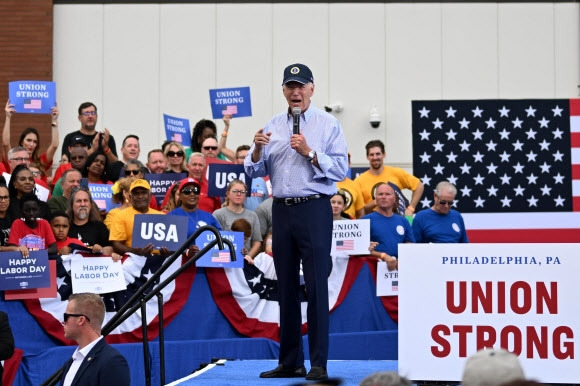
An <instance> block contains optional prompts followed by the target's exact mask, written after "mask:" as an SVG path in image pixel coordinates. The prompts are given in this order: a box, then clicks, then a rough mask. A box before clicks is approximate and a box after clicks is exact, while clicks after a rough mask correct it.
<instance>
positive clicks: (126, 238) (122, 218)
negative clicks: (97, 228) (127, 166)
mask: <svg viewBox="0 0 580 386" xmlns="http://www.w3.org/2000/svg"><path fill="white" fill-rule="evenodd" d="M129 192H130V193H129V195H130V196H131V202H132V203H133V205H132V206H130V207H128V208H125V209H122V210H120V211H119V212H118V213H117V216H116V218H115V222H114V223H113V225H112V226H111V234H110V236H109V240H111V242H112V244H113V249H114V250H115V252H117V253H118V254H120V255H124V254H125V253H128V252H129V253H134V254H136V255H139V256H146V255H150V254H151V253H152V252H153V249H154V246H153V244H151V243H149V244H147V245H146V246H145V247H142V248H133V246H132V244H133V223H134V221H135V215H136V214H163V212H159V211H158V210H155V209H151V208H150V207H149V201H150V200H151V186H150V185H149V183H148V182H147V181H145V180H143V179H137V180H135V181H133V182H132V183H131V186H130V187H129Z"/></svg>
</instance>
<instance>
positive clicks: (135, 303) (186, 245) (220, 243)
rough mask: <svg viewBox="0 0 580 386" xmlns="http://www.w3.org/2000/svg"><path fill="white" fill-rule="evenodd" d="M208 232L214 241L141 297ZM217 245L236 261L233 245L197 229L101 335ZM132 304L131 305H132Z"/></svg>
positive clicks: (55, 377) (50, 383) (209, 228)
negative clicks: (196, 240) (186, 250)
mask: <svg viewBox="0 0 580 386" xmlns="http://www.w3.org/2000/svg"><path fill="white" fill-rule="evenodd" d="M205 231H210V232H212V233H213V234H214V235H215V239H214V240H212V241H210V242H209V243H208V244H207V245H206V246H205V247H203V248H202V249H201V250H200V251H199V252H198V253H197V254H196V255H195V256H193V257H192V258H191V259H189V260H188V261H186V262H185V263H184V264H182V265H181V267H179V268H178V269H177V270H175V272H173V273H172V274H171V275H170V276H169V277H168V278H167V279H165V280H164V281H163V282H161V283H159V284H158V285H157V287H155V288H154V289H152V290H151V292H149V293H148V294H147V295H145V296H143V297H142V295H143V293H144V292H145V291H147V290H148V289H149V288H150V287H152V286H154V285H155V281H156V280H157V279H158V278H159V277H160V276H161V275H162V274H163V273H164V272H165V271H166V270H167V269H168V268H169V267H170V266H171V265H172V264H173V263H174V262H175V260H177V258H178V257H179V256H181V254H182V253H183V252H184V251H185V249H186V248H189V246H190V245H191V244H192V243H193V241H194V240H195V239H196V238H197V237H198V236H199V235H200V234H201V233H203V232H205ZM216 244H217V245H218V248H219V249H220V250H223V249H224V244H225V245H227V246H228V248H229V250H230V258H231V260H232V261H236V254H235V248H234V245H233V244H232V242H231V241H230V240H227V239H222V236H221V234H220V233H219V231H218V230H217V229H216V228H215V227H213V226H210V225H204V226H202V227H200V228H198V229H197V230H196V231H195V232H194V233H193V234H192V235H191V236H189V237H188V238H187V240H186V241H185V243H183V245H181V247H179V248H178V249H177V251H175V252H174V253H173V254H172V255H170V256H169V257H167V259H166V260H165V262H164V263H163V264H162V265H161V267H159V269H158V270H157V271H156V272H155V273H154V274H153V275H152V276H151V277H150V278H149V279H148V280H147V281H146V282H145V283H144V284H143V285H142V286H141V287H140V288H139V289H138V290H137V291H136V292H135V294H134V295H133V296H132V297H131V298H130V299H129V300H128V301H127V302H126V303H125V304H124V305H123V306H122V307H121V309H119V311H117V312H116V313H115V315H113V317H112V318H111V319H110V320H109V321H108V322H107V324H105V325H104V326H103V328H102V329H101V335H103V336H107V335H109V334H110V333H111V332H112V331H113V330H114V329H115V328H117V327H118V326H119V325H120V324H121V323H123V322H124V321H125V320H126V319H127V318H129V317H130V316H131V315H132V314H133V313H135V312H136V311H137V310H138V309H139V308H140V307H141V303H142V302H144V303H146V302H147V301H149V300H150V299H151V298H152V297H153V296H156V295H157V294H158V293H159V292H160V291H161V290H163V288H165V287H166V286H167V285H168V284H169V283H171V282H172V281H173V280H175V278H176V277H177V276H179V275H180V274H181V273H182V272H183V271H185V270H186V269H187V268H189V267H190V266H191V265H192V264H194V263H195V262H196V261H197V260H199V258H201V257H202V256H203V255H205V254H206V253H207V252H208V251H209V250H211V249H212V248H213V247H214V246H215V245H216ZM132 304H133V305H132ZM143 339H147V336H143ZM162 362H163V361H162ZM63 369H64V365H63V366H62V367H61V368H59V369H58V370H57V371H56V372H55V373H54V374H52V375H51V376H50V377H49V378H48V379H46V380H45V381H44V382H43V383H42V386H53V385H55V384H56V383H57V382H58V381H59V379H60V377H61V375H62V371H63Z"/></svg>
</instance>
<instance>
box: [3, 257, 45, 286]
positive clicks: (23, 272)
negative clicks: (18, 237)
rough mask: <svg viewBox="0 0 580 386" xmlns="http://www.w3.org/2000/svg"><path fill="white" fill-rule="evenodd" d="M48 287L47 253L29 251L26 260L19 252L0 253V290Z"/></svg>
mask: <svg viewBox="0 0 580 386" xmlns="http://www.w3.org/2000/svg"><path fill="white" fill-rule="evenodd" d="M47 287H50V269H49V268H48V252H47V251H46V250H45V249H43V250H40V251H30V255H29V257H28V258H27V259H24V258H23V257H22V253H21V252H20V251H15V252H0V290H13V289H32V288H47Z"/></svg>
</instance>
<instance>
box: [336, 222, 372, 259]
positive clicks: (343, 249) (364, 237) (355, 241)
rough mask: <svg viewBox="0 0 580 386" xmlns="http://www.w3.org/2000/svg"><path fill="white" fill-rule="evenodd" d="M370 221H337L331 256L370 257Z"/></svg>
mask: <svg viewBox="0 0 580 386" xmlns="http://www.w3.org/2000/svg"><path fill="white" fill-rule="evenodd" d="M370 243H371V229H370V220H368V219H365V220H337V221H334V222H333V224H332V249H331V252H330V253H331V254H332V255H333V256H334V255H336V254H337V253H338V254H348V255H368V254H369V253H370V252H369V245H370Z"/></svg>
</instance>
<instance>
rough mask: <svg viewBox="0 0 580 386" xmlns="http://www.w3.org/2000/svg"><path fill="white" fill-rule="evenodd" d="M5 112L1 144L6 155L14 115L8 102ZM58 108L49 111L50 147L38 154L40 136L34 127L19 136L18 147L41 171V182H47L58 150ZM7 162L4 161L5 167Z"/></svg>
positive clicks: (12, 107) (12, 108) (8, 148)
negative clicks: (24, 150) (50, 122)
mask: <svg viewBox="0 0 580 386" xmlns="http://www.w3.org/2000/svg"><path fill="white" fill-rule="evenodd" d="M4 111H5V112H6V120H5V121H4V131H3V132H2V144H3V148H4V154H8V150H10V149H11V145H10V123H11V118H12V114H14V112H15V110H14V105H13V104H11V103H10V101H8V102H6V107H5V109H4ZM58 114H59V111H58V108H57V107H56V106H55V107H53V108H52V110H51V113H50V115H51V118H52V124H51V141H50V145H48V148H47V149H46V151H45V152H44V153H42V154H39V153H40V151H39V148H40V135H39V134H38V130H36V129H35V128H34V127H28V128H26V129H24V130H23V131H22V133H21V134H20V138H19V139H18V146H22V147H24V148H25V149H26V150H27V151H28V154H29V155H30V162H31V163H35V164H37V165H38V166H39V168H40V169H41V170H42V171H43V177H42V180H43V181H44V182H47V177H46V176H47V175H49V174H51V173H50V171H51V167H52V159H53V157H54V153H56V149H57V148H58V142H59V140H58ZM6 162H7V160H4V163H5V166H6ZM6 170H10V168H9V167H8V168H6Z"/></svg>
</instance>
